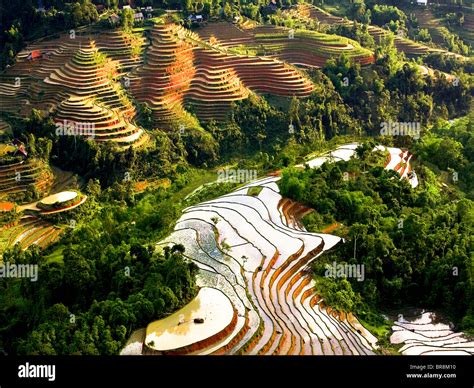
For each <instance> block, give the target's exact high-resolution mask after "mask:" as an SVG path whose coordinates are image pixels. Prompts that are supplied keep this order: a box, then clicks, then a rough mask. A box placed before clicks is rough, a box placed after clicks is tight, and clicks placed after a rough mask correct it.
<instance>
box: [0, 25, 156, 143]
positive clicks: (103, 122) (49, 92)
mask: <svg viewBox="0 0 474 388" xmlns="http://www.w3.org/2000/svg"><path fill="white" fill-rule="evenodd" d="M124 36H125V35H124V34H121V33H119V32H116V33H115V34H113V33H108V34H104V35H101V36H100V42H99V45H100V46H98V45H96V42H95V41H94V40H92V39H90V36H89V37H84V36H82V37H77V39H70V38H67V37H65V36H63V37H61V38H59V39H56V40H53V41H41V42H38V43H36V44H34V45H32V46H30V47H29V48H28V50H25V51H24V52H22V53H20V54H19V56H18V61H17V63H16V64H15V65H14V66H12V67H11V68H9V69H8V71H7V72H6V74H5V75H3V76H2V77H1V79H0V81H1V83H0V100H1V110H2V111H3V112H8V113H10V114H13V115H16V116H20V117H25V116H28V115H29V114H30V113H31V109H32V108H33V107H34V108H36V109H40V110H42V111H43V112H46V113H47V114H50V113H52V114H53V117H54V118H55V121H56V122H57V123H60V124H61V125H65V126H69V127H71V126H72V127H73V130H75V131H76V132H77V131H78V130H79V132H80V130H81V129H84V128H89V129H91V130H92V131H93V132H94V136H93V137H92V138H94V139H95V140H97V141H99V142H100V141H113V142H115V143H117V144H118V145H119V146H123V147H126V146H129V145H130V144H133V145H134V146H140V145H142V144H144V143H145V142H146V141H147V139H148V136H147V135H146V133H145V131H144V130H143V129H141V128H139V127H137V126H135V125H134V123H133V120H134V117H135V113H136V112H135V108H134V106H133V104H132V103H131V101H130V100H129V98H128V97H127V95H126V93H125V90H124V89H123V87H122V86H121V84H120V83H119V82H118V78H119V76H120V75H122V74H124V72H125V71H126V70H127V69H131V68H133V67H135V66H138V65H139V64H140V63H141V61H142V55H141V53H142V46H143V40H140V39H138V38H136V40H137V39H138V43H137V44H138V46H136V47H138V52H137V54H136V55H135V56H132V54H131V52H132V51H133V47H132V48H130V47H128V46H127V45H128V44H129V41H131V39H132V38H128V39H129V40H126V39H125V37H124ZM127 42H128V43H127ZM32 49H33V50H32ZM35 50H36V51H40V52H42V53H43V57H42V58H40V59H38V60H35V61H32V62H31V61H30V60H28V59H27V53H28V52H30V53H31V52H33V51H35ZM48 50H51V51H48ZM101 50H102V51H103V52H108V53H109V54H110V55H111V56H112V57H116V58H117V60H113V59H111V58H109V57H108V56H107V55H106V54H103V53H102V52H101ZM73 130H71V131H70V132H71V133H70V134H74V132H73ZM65 132H66V134H67V131H65ZM62 134H64V132H63V133H62ZM87 137H90V136H87Z"/></svg>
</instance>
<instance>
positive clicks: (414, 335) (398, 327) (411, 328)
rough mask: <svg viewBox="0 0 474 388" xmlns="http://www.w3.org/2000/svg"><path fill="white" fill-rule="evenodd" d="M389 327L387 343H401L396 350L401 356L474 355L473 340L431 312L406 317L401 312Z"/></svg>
mask: <svg viewBox="0 0 474 388" xmlns="http://www.w3.org/2000/svg"><path fill="white" fill-rule="evenodd" d="M392 330H393V334H392V336H391V337H390V342H392V343H394V344H403V346H402V348H401V349H400V352H401V353H402V354H405V355H416V356H418V355H469V354H471V355H474V341H472V340H469V339H468V338H467V337H466V336H465V335H464V334H463V333H455V332H454V331H453V330H452V328H451V327H450V326H449V325H448V324H446V323H443V322H439V321H438V320H437V317H436V314H434V313H431V312H424V313H422V314H421V316H416V317H409V318H408V319H407V318H404V317H403V315H401V316H400V317H399V318H398V320H397V321H396V322H395V324H394V326H393V327H392Z"/></svg>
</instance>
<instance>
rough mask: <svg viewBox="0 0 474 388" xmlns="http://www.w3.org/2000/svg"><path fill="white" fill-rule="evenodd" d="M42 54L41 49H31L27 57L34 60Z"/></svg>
mask: <svg viewBox="0 0 474 388" xmlns="http://www.w3.org/2000/svg"><path fill="white" fill-rule="evenodd" d="M42 56H43V55H42V54H41V50H33V51H32V52H31V53H29V54H28V57H27V59H28V60H29V61H35V60H37V59H40V58H41V57H42Z"/></svg>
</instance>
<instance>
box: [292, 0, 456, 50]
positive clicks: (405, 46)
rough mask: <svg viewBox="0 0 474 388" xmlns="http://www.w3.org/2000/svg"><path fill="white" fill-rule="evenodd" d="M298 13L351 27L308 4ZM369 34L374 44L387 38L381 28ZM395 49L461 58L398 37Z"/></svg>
mask: <svg viewBox="0 0 474 388" xmlns="http://www.w3.org/2000/svg"><path fill="white" fill-rule="evenodd" d="M298 12H299V13H300V14H301V15H302V17H303V18H311V19H316V20H318V21H319V22H320V23H322V24H327V25H338V24H346V25H352V24H353V22H352V21H350V20H347V19H346V18H341V17H338V16H334V15H331V14H330V13H328V12H326V11H324V10H322V9H321V8H318V7H315V6H313V5H310V4H298ZM369 34H370V35H371V36H372V37H373V38H374V39H375V41H376V42H380V39H381V38H383V37H384V36H387V35H388V34H389V32H388V31H387V30H385V29H383V28H381V27H377V26H369ZM394 43H395V47H396V48H397V49H398V50H399V51H401V52H404V53H405V54H407V55H413V56H418V55H425V54H429V53H433V52H443V53H446V54H450V55H455V56H457V57H461V58H463V57H462V56H461V55H459V54H454V53H450V52H449V51H446V50H441V49H436V48H432V47H429V46H426V45H424V44H422V43H418V42H414V41H412V40H410V39H407V38H402V37H399V36H396V37H395V41H394Z"/></svg>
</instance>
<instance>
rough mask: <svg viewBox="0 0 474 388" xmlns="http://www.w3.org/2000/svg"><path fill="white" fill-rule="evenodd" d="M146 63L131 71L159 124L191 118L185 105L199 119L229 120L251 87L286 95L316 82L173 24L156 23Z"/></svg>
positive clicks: (133, 82) (308, 90) (134, 86)
mask: <svg viewBox="0 0 474 388" xmlns="http://www.w3.org/2000/svg"><path fill="white" fill-rule="evenodd" d="M151 38H152V44H151V46H150V47H149V48H148V50H147V53H146V55H147V61H146V63H145V64H144V65H143V66H142V67H140V68H138V69H136V70H135V71H134V72H132V74H131V75H130V85H131V91H132V93H133V95H134V96H135V98H136V99H137V100H139V101H141V102H146V103H147V104H148V105H149V106H150V108H151V109H152V112H153V118H154V120H155V123H156V124H157V125H162V126H165V127H169V126H171V123H172V122H173V121H175V122H176V121H178V122H181V123H186V121H187V120H189V118H188V117H187V112H186V107H187V106H189V105H192V107H193V111H195V113H196V115H197V116H198V118H199V119H200V120H202V121H207V120H210V119H215V120H224V119H225V118H226V117H227V114H228V112H229V109H230V106H231V103H232V102H233V101H238V100H242V99H244V98H247V96H248V95H249V93H250V91H255V92H260V93H271V94H276V95H283V96H292V95H296V96H301V97H304V96H308V95H309V94H310V93H311V91H312V89H313V86H312V84H311V82H310V81H309V80H307V79H306V78H305V77H303V76H302V75H301V74H300V73H299V72H298V71H297V70H296V69H294V68H292V67H290V66H288V65H286V64H284V63H283V62H281V61H278V60H275V59H270V58H260V57H252V56H247V55H232V54H229V53H227V52H226V51H224V50H222V49H220V48H217V47H215V46H213V45H210V44H206V43H205V42H204V41H202V40H201V39H200V38H199V37H198V36H197V35H196V34H194V33H191V32H190V31H189V30H186V29H184V28H182V27H180V26H177V25H174V24H168V25H156V26H155V27H154V28H153V30H152V32H151Z"/></svg>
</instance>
